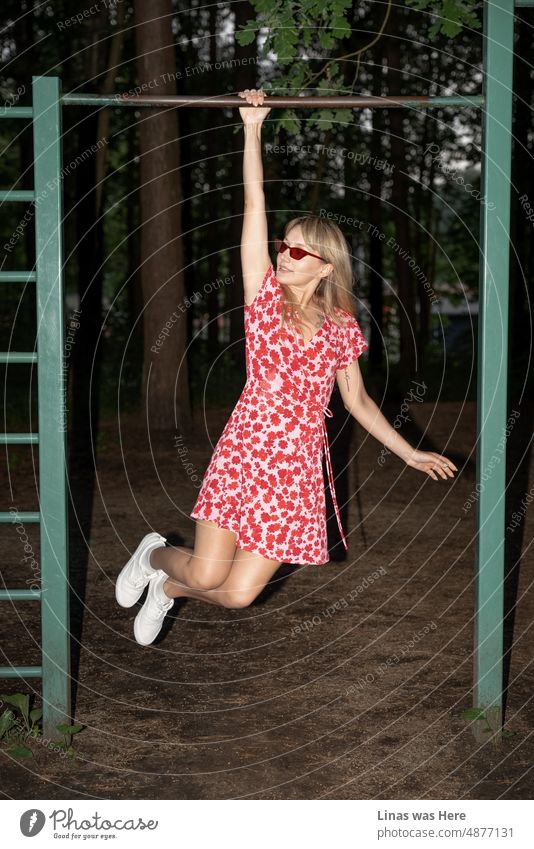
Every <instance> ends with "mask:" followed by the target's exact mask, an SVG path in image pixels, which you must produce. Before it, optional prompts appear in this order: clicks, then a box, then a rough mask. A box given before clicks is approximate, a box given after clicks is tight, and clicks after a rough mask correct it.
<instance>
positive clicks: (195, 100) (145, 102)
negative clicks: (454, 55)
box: [61, 93, 484, 109]
mask: <svg viewBox="0 0 534 849" xmlns="http://www.w3.org/2000/svg"><path fill="white" fill-rule="evenodd" d="M61 102H62V103H63V104H64V105H65V106H194V107H206V108H209V109H224V108H228V107H232V108H234V107H236V106H246V105H247V104H246V102H245V101H244V100H243V99H242V98H241V97H234V96H232V95H221V96H220V97H217V96H214V97H205V96H203V95H196V94H188V95H185V94H178V95H174V94H169V95H159V96H157V95H151V94H136V95H133V94H128V93H126V94H110V95H103V94H64V95H63V97H62V98H61ZM264 104H265V106H269V107H291V108H293V109H316V108H318V107H325V108H329V109H362V108H374V109H376V108H379V109H380V108H384V109H386V108H387V109H391V108H392V107H396V106H416V105H420V106H483V104H484V98H483V96H482V95H465V96H462V95H458V96H450V97H428V96H425V95H413V96H407V97H367V96H362V97H357V96H353V95H342V96H340V97H324V96H322V95H321V96H317V97H278V96H273V97H268V96H267V97H266V98H265V100H264ZM252 108H254V107H251V109H252Z"/></svg>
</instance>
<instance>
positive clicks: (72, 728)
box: [56, 724, 85, 734]
mask: <svg viewBox="0 0 534 849" xmlns="http://www.w3.org/2000/svg"><path fill="white" fill-rule="evenodd" d="M56 728H57V730H58V731H61V733H62V734H78V732H79V731H83V729H84V728H85V725H65V724H60V725H56Z"/></svg>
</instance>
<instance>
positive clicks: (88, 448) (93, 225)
mask: <svg viewBox="0 0 534 849" xmlns="http://www.w3.org/2000/svg"><path fill="white" fill-rule="evenodd" d="M90 26H91V31H92V32H91V34H90V38H91V41H92V47H91V49H90V50H88V51H87V53H86V62H85V72H84V76H85V79H87V80H94V79H95V78H96V77H97V76H98V75H99V74H101V73H102V69H104V70H105V69H106V68H109V47H108V43H107V42H106V41H105V40H104V39H103V37H102V35H103V33H104V32H106V31H107V26H108V10H107V8H105V7H102V9H101V10H100V12H99V14H98V15H94V16H93V17H92V18H91V20H90ZM97 89H98V86H97ZM69 118H70V115H69ZM98 127H99V109H97V108H95V109H92V108H89V109H87V108H86V107H84V108H83V110H82V112H81V119H80V121H79V123H77V153H78V154H82V153H84V152H86V151H88V150H90V149H91V146H92V145H95V146H96V144H97V143H98V141H99V136H98ZM65 132H67V131H66V129H65ZM96 169H97V160H96V156H95V155H94V154H93V155H90V156H81V161H80V164H79V165H78V166H77V168H76V197H77V199H78V200H77V202H76V218H75V221H76V236H77V247H76V256H77V260H78V292H79V298H80V311H81V313H80V326H79V328H78V330H77V334H76V345H75V348H74V357H73V380H72V405H73V406H72V439H71V443H72V449H73V456H74V457H75V458H76V462H77V463H78V464H79V465H82V466H83V465H89V466H92V465H93V462H94V461H93V458H94V453H95V443H96V438H97V435H98V412H99V409H98V408H99V392H98V388H99V386H100V374H101V355H102V351H101V339H102V337H101V330H102V273H103V272H102V266H103V256H104V248H103V238H104V236H103V220H102V218H101V217H98V216H97V214H96V209H97V177H96Z"/></svg>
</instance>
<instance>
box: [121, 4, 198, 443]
mask: <svg viewBox="0 0 534 849" xmlns="http://www.w3.org/2000/svg"><path fill="white" fill-rule="evenodd" d="M172 11H173V9H172V2H171V0H153V2H152V3H150V4H148V3H145V2H143V0H136V2H135V24H136V44H137V54H138V60H137V67H138V76H139V84H140V85H141V86H143V85H144V84H145V85H146V86H147V87H148V85H149V83H151V82H152V81H154V80H155V81H156V84H157V90H158V94H162V95H163V94H176V58H175V52H174V50H175V48H174V39H173V35H172V29H171V20H172ZM146 90H148V89H146ZM139 149H140V157H141V161H140V181H141V188H140V204H141V222H142V224H141V283H142V288H143V300H144V306H145V308H144V322H143V330H144V367H143V393H142V397H143V402H142V414H141V419H142V420H143V421H145V420H146V422H147V425H148V427H149V428H150V429H152V428H155V429H158V430H162V431H166V430H174V429H176V426H177V424H178V427H179V429H180V430H181V431H182V432H187V431H189V429H190V425H191V408H190V399H189V387H188V372H187V360H186V358H185V351H186V344H187V322H186V315H185V308H184V309H183V311H182V309H180V307H182V308H183V306H184V303H183V302H184V280H183V256H182V243H181V225H182V222H181V212H180V201H181V184H180V173H179V165H180V153H179V135H178V112H177V111H176V110H175V109H155V108H152V107H150V108H149V109H146V110H142V115H141V118H140V121H139ZM175 398H176V401H175ZM176 402H177V403H176Z"/></svg>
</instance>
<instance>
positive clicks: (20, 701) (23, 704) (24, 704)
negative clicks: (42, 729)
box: [0, 693, 30, 725]
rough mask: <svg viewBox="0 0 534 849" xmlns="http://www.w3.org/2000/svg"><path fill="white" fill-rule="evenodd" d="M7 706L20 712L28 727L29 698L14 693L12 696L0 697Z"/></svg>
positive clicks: (25, 695) (22, 694)
mask: <svg viewBox="0 0 534 849" xmlns="http://www.w3.org/2000/svg"><path fill="white" fill-rule="evenodd" d="M0 698H1V699H2V700H3V701H4V702H6V703H7V704H8V705H13V707H16V708H18V709H19V711H20V712H21V714H22V716H23V718H24V722H25V723H26V725H29V722H28V712H29V709H30V697H29V696H28V694H27V693H15V694H14V695H13V696H0Z"/></svg>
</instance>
